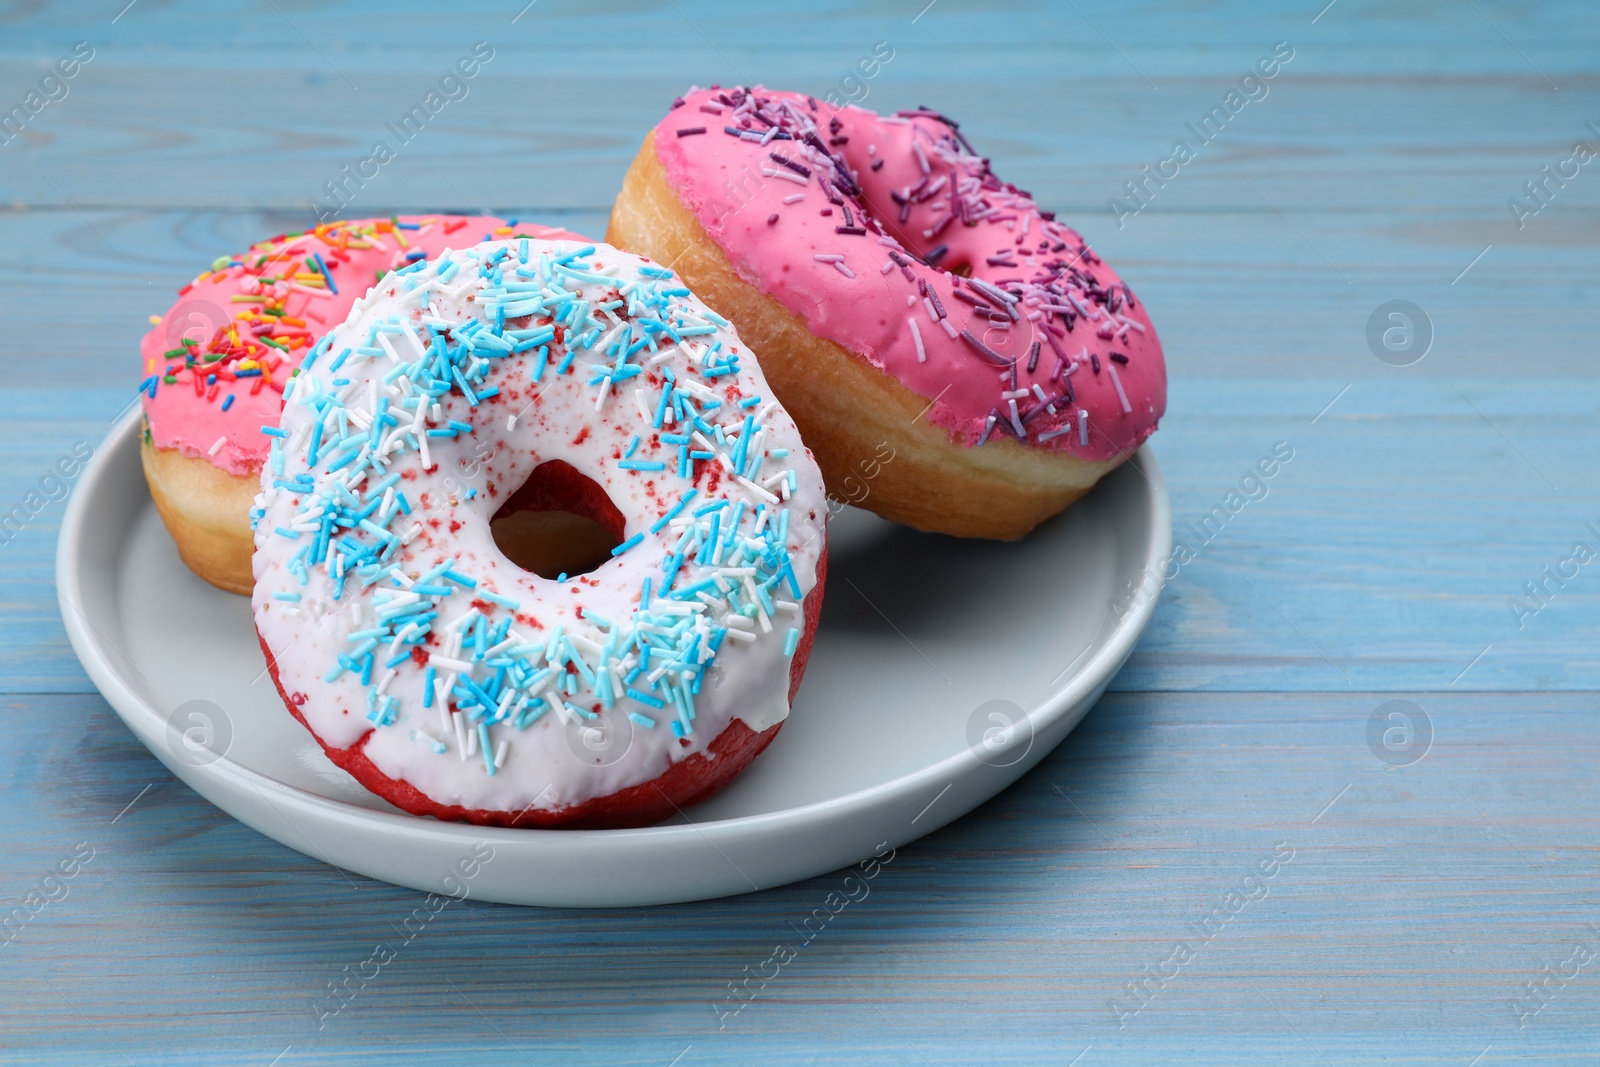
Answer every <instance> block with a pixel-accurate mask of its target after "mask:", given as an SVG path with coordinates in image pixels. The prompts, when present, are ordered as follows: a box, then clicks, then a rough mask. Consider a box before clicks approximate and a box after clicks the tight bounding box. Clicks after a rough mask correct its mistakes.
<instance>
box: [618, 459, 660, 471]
mask: <svg viewBox="0 0 1600 1067" xmlns="http://www.w3.org/2000/svg"><path fill="white" fill-rule="evenodd" d="M617 466H618V467H621V468H622V469H623V470H625V471H664V470H666V469H667V465H666V464H665V463H663V462H661V461H660V460H659V459H625V460H622V461H621V462H619V463H618V464H617Z"/></svg>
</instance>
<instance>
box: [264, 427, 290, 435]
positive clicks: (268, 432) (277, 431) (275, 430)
mask: <svg viewBox="0 0 1600 1067" xmlns="http://www.w3.org/2000/svg"><path fill="white" fill-rule="evenodd" d="M261 432H262V433H264V434H266V435H267V436H268V437H288V436H289V435H288V434H287V433H285V432H284V431H282V430H280V429H278V428H277V427H276V426H263V427H261Z"/></svg>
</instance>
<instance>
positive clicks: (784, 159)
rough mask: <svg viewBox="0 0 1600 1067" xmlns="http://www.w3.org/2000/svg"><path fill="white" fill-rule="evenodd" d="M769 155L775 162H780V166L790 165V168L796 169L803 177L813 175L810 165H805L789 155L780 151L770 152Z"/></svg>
mask: <svg viewBox="0 0 1600 1067" xmlns="http://www.w3.org/2000/svg"><path fill="white" fill-rule="evenodd" d="M767 156H768V157H769V158H770V159H771V160H772V161H773V162H774V163H776V164H778V166H780V167H788V168H789V169H790V170H792V171H794V172H795V173H796V174H798V175H800V177H802V178H809V177H811V168H810V167H807V166H804V165H803V164H800V163H796V162H795V161H794V160H792V159H790V158H789V157H788V156H785V155H781V154H780V153H777V152H768V153H767Z"/></svg>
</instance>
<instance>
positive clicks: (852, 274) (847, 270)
mask: <svg viewBox="0 0 1600 1067" xmlns="http://www.w3.org/2000/svg"><path fill="white" fill-rule="evenodd" d="M833 265H834V266H835V267H837V268H838V269H839V273H840V274H843V275H844V276H845V277H846V278H854V277H855V276H856V272H855V271H853V270H851V269H850V268H849V267H847V266H845V265H844V264H843V263H841V262H837V261H836V262H835V263H834V264H833Z"/></svg>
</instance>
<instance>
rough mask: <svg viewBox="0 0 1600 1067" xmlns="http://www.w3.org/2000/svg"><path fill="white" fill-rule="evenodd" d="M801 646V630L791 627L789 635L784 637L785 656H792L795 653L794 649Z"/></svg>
mask: <svg viewBox="0 0 1600 1067" xmlns="http://www.w3.org/2000/svg"><path fill="white" fill-rule="evenodd" d="M799 646H800V631H799V630H795V629H790V631H789V634H788V636H787V637H785V638H784V639H783V654H784V655H785V656H792V655H794V650H795V649H796V648H798V647H799Z"/></svg>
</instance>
